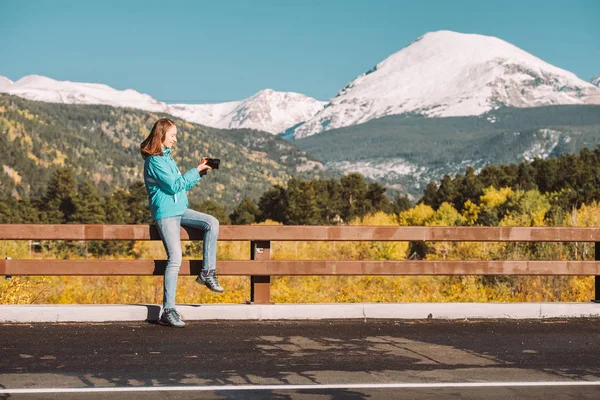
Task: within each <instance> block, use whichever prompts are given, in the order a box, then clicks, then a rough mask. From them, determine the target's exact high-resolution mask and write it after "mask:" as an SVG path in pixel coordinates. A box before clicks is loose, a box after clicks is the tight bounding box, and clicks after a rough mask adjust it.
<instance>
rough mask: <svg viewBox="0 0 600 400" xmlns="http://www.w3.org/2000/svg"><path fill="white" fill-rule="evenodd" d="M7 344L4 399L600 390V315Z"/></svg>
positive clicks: (66, 335)
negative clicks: (570, 318)
mask: <svg viewBox="0 0 600 400" xmlns="http://www.w3.org/2000/svg"><path fill="white" fill-rule="evenodd" d="M0 346H1V347H0V348H1V352H0V399H4V398H11V399H13V398H14V399H32V398H36V399H40V398H43V399H57V398H60V399H98V398H106V397H116V398H119V399H142V398H143V399H147V398H149V399H153V398H156V399H158V398H160V399H165V398H172V399H191V398H200V399H209V398H210V399H212V398H215V399H262V398H275V399H389V398H409V399H423V398H432V397H437V398H441V399H443V398H450V397H452V398H469V399H471V398H472V399H477V398H486V399H490V398H491V399H496V398H497V399H510V398H514V399H541V398H552V399H560V398H565V399H566V398H579V399H585V398H589V399H598V398H600V320H598V319H574V320H528V321H523V320H520V321H515V320H510V321H509V320H505V321H489V320H486V321H461V322H456V321H437V320H430V321H391V320H385V321H383V320H382V321H373V320H367V321H357V320H344V321H339V320H338V321H293V322H290V321H277V322H274V321H209V322H206V321H203V322H200V321H189V322H188V326H187V327H186V328H184V329H174V328H168V327H163V326H160V325H155V324H150V323H108V324H98V323H95V324H80V323H78V324H19V325H10V324H4V325H0ZM250 385H251V386H250ZM291 385H297V386H291ZM309 385H310V386H309ZM324 385H332V386H324ZM415 385H420V386H418V387H415ZM564 385H568V386H564ZM215 386H216V387H215ZM46 389H48V390H46ZM35 390H46V391H42V392H34V391H35ZM57 390H64V391H65V392H62V393H59V392H57ZM108 390H125V391H124V392H117V393H115V392H108Z"/></svg>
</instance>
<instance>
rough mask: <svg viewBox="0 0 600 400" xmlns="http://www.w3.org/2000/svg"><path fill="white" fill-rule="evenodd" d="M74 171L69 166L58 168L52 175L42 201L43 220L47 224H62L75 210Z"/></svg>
mask: <svg viewBox="0 0 600 400" xmlns="http://www.w3.org/2000/svg"><path fill="white" fill-rule="evenodd" d="M76 188H77V184H76V182H75V173H74V171H73V170H72V169H71V168H69V167H61V168H58V169H57V170H56V171H55V172H54V174H53V175H52V179H51V180H50V183H49V184H48V189H47V190H46V194H45V195H44V200H43V203H42V212H43V214H44V216H43V220H44V221H45V222H46V223H48V224H64V223H67V222H68V221H69V219H70V218H71V216H72V214H73V213H74V212H75V201H74V198H75V191H76Z"/></svg>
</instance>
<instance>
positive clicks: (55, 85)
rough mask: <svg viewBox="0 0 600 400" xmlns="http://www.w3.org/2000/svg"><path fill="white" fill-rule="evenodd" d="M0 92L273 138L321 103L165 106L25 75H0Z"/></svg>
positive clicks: (282, 99) (256, 100)
mask: <svg viewBox="0 0 600 400" xmlns="http://www.w3.org/2000/svg"><path fill="white" fill-rule="evenodd" d="M0 92H3V93H9V94H12V95H16V96H19V97H24V98H27V99H30V100H37V101H45V102H51V103H65V104H105V105H110V106H114V107H129V108H136V109H140V110H145V111H152V112H163V113H167V114H171V115H174V116H177V117H180V118H183V119H185V120H188V121H190V122H195V123H198V124H202V125H206V126H211V127H215V128H230V129H234V128H249V129H258V130H262V131H266V132H271V133H274V134H275V133H279V132H281V131H283V130H285V129H288V128H290V127H292V126H295V125H297V124H299V123H301V122H303V121H306V120H307V119H309V118H311V117H312V116H313V115H315V114H316V113H317V112H318V111H319V110H320V109H321V108H323V106H324V105H325V102H322V101H317V100H315V99H313V98H311V97H308V96H305V95H303V94H299V93H292V92H276V91H274V90H271V89H265V90H261V91H260V92H258V93H256V94H254V95H253V96H251V97H249V98H247V99H245V100H242V101H232V102H226V103H217V104H167V103H164V102H161V101H158V100H156V99H154V98H153V97H151V96H150V95H147V94H143V93H140V92H137V91H136V90H133V89H126V90H117V89H114V88H112V87H110V86H108V85H103V84H97V83H83V82H69V81H57V80H54V79H51V78H47V77H44V76H39V75H28V76H26V77H24V78H22V79H19V80H18V81H16V82H12V81H11V80H10V79H7V78H5V77H1V76H0Z"/></svg>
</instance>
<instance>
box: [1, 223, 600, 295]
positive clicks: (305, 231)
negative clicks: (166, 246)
mask: <svg viewBox="0 0 600 400" xmlns="http://www.w3.org/2000/svg"><path fill="white" fill-rule="evenodd" d="M181 239H182V240H202V232H201V231H198V230H194V229H189V228H182V230H181ZM0 240H81V241H87V240H160V237H159V235H158V231H157V230H156V228H155V227H154V226H153V225H33V224H32V225H17V224H9V225H2V224H0ZM219 240H221V241H250V260H230V261H229V260H228V261H218V263H217V268H218V271H219V275H238V276H250V282H251V285H250V291H251V293H250V302H251V303H256V304H269V303H270V283H271V276H284V275H593V276H595V277H596V278H595V285H596V286H595V288H596V291H595V301H600V261H599V260H600V229H597V228H564V227H443V226H427V227H423V226H410V227H401V226H280V225H274V226H268V225H261V226H221V227H220V232H219ZM271 241H399V242H404V241H413V242H414V241H450V242H457V241H468V242H594V243H595V254H596V257H595V261H568V260H567V261H527V260H526V261H520V260H519V261H513V260H492V261H480V260H436V261H427V260H398V261H394V260H390V261H388V260H386V261H368V260H360V261H332V260H326V261H325V260H311V261H304V260H303V261H298V260H271V259H270V248H271ZM165 266H166V261H164V260H39V259H33V260H12V259H7V260H0V275H5V276H10V275H121V276H127V275H163V274H164V269H165ZM201 269H202V261H201V260H198V261H195V260H190V261H185V260H184V261H183V263H182V266H181V269H180V274H182V275H186V274H189V275H197V274H199V273H200V270H201Z"/></svg>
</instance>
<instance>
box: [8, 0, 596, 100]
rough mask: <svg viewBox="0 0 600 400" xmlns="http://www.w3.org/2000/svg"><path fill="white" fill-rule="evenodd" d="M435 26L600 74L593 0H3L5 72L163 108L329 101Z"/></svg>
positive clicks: (580, 73)
mask: <svg viewBox="0 0 600 400" xmlns="http://www.w3.org/2000/svg"><path fill="white" fill-rule="evenodd" d="M442 29H448V30H454V31H458V32H464V33H479V34H484V35H492V36H497V37H499V38H501V39H503V40H506V41H508V42H510V43H512V44H514V45H516V46H518V47H520V48H522V49H523V50H526V51H528V52H530V53H532V54H533V55H535V56H537V57H540V58H541V59H543V60H545V61H547V62H549V63H551V64H554V65H556V66H558V67H560V68H564V69H567V70H569V71H571V72H573V73H575V74H576V75H578V76H579V77H580V78H582V79H585V80H590V79H591V78H592V77H594V76H596V75H599V74H600V1H597V0H568V1H567V0H565V1H555V0H543V1H538V0H519V1H514V0H501V1H487V0H464V1H462V0H439V1H431V0H413V1H403V0H361V1H354V0H214V1H213V0H211V1H208V0H197V1H178V0H171V1H161V2H158V1H150V0H148V1H128V0H116V1H114V0H101V1H94V0H77V1H63V0H47V1H44V0H39V1H30V0H0V75H2V76H6V77H7V78H9V79H12V80H17V79H20V78H21V77H23V76H25V75H29V74H39V75H44V76H48V77H50V78H53V79H58V80H71V81H81V82H98V83H105V84H107V85H110V86H112V87H114V88H117V89H126V88H133V89H136V90H138V91H140V92H143V93H148V94H150V95H151V96H153V97H155V98H157V99H159V100H162V101H166V102H169V103H174V102H185V103H204V102H206V103H209V102H221V101H229V100H241V99H243V98H245V97H248V96H250V95H252V94H253V93H255V92H257V91H258V90H261V89H264V88H272V89H274V90H279V91H294V92H300V93H304V94H307V95H309V96H313V97H316V98H318V99H320V100H326V99H328V98H331V97H333V96H335V94H336V93H337V91H338V90H340V89H341V88H343V87H344V86H345V85H346V84H347V83H348V82H350V81H351V80H352V79H354V78H355V77H356V76H358V75H359V74H361V73H363V72H365V71H367V70H368V69H370V68H371V67H372V66H373V65H375V64H377V63H378V62H379V61H381V60H383V59H384V58H386V57H387V56H389V55H390V54H392V53H394V52H396V51H398V50H400V49H402V48H403V47H404V46H406V45H408V44H409V43H410V42H412V41H413V40H415V39H416V38H417V37H419V36H421V35H423V34H425V33H427V32H430V31H437V30H442Z"/></svg>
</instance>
